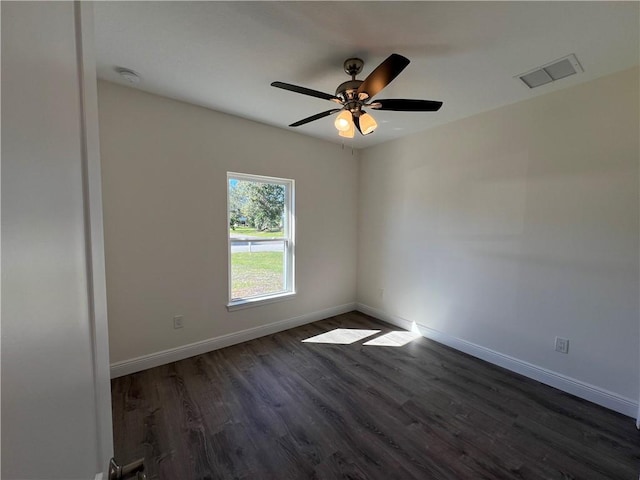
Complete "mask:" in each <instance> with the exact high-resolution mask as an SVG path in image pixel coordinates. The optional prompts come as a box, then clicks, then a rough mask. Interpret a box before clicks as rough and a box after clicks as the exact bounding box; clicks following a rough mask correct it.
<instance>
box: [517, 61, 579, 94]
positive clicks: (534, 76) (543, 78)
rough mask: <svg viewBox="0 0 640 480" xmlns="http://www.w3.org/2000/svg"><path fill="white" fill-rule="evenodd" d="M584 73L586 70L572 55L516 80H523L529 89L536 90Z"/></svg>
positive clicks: (520, 76)
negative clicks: (541, 86)
mask: <svg viewBox="0 0 640 480" xmlns="http://www.w3.org/2000/svg"><path fill="white" fill-rule="evenodd" d="M582 72H584V70H583V69H582V66H581V65H580V62H578V59H577V58H576V56H575V55H574V54H571V55H567V56H566V57H562V58H560V59H558V60H555V61H553V62H551V63H547V64H546V65H543V66H541V67H538V68H534V69H533V70H529V71H528V72H526V73H521V74H520V75H516V76H515V78H518V79H520V80H522V82H523V83H524V84H525V85H526V86H527V87H529V88H536V87H539V86H540V85H545V84H547V83H551V82H555V81H556V80H560V79H561V78H564V77H568V76H570V75H574V74H576V73H582Z"/></svg>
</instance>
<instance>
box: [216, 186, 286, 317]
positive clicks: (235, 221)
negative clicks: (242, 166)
mask: <svg viewBox="0 0 640 480" xmlns="http://www.w3.org/2000/svg"><path fill="white" fill-rule="evenodd" d="M293 186H294V182H293V180H288V179H284V178H272V177H262V176H258V175H247V174H243V173H228V174H227V207H228V208H227V211H228V231H229V305H228V308H229V309H230V310H232V309H234V308H242V307H246V306H252V305H257V304H260V303H266V302H269V301H274V300H276V299H282V298H283V297H287V296H290V295H293V294H294V293H295V286H294V268H293V259H294V254H293V252H294V236H293V232H294V215H293Z"/></svg>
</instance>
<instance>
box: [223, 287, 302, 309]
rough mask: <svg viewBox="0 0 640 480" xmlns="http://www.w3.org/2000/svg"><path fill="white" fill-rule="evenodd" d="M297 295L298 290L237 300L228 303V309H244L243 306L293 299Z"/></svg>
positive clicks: (248, 306)
mask: <svg viewBox="0 0 640 480" xmlns="http://www.w3.org/2000/svg"><path fill="white" fill-rule="evenodd" d="M295 296H296V292H285V293H276V294H275V295H269V296H264V297H255V298H247V299H243V300H235V301H233V302H231V303H228V304H227V310H228V311H230V312H234V311H236V310H242V309H243V308H251V307H259V306H261V305H267V304H269V303H276V302H283V301H285V300H292V299H293V298H295Z"/></svg>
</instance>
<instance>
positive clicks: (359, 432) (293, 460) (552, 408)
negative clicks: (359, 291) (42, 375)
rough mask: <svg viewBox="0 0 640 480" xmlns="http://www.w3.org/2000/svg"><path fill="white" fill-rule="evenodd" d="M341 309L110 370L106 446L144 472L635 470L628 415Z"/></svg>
mask: <svg viewBox="0 0 640 480" xmlns="http://www.w3.org/2000/svg"><path fill="white" fill-rule="evenodd" d="M336 328H358V329H374V330H381V331H382V333H384V332H388V331H392V330H396V329H394V328H393V327H391V326H390V325H387V324H385V323H383V322H379V321H377V320H375V319H373V318H371V317H368V316H366V315H364V314H361V313H358V312H351V313H348V314H345V315H340V316H337V317H333V318H330V319H327V320H323V321H320V322H316V323H312V324H309V325H305V326H303V327H299V328H295V329H292V330H288V331H285V332H281V333H278V334H275V335H270V336H267V337H264V338H260V339H257V340H253V341H250V342H246V343H243V344H240V345H236V346H233V347H229V348H225V349H222V350H217V351H214V352H210V353H207V354H205V355H199V356H197V357H192V358H189V359H186V360H183V361H180V362H176V363H172V364H169V365H164V366H162V367H157V368H153V369H150V370H146V371H144V372H140V373H136V374H132V375H128V376H125V377H120V378H117V379H114V380H113V381H112V397H113V423H114V441H115V456H116V459H117V460H118V461H119V462H121V463H127V462H129V461H132V460H134V459H136V458H138V457H141V456H144V457H146V467H147V474H148V476H149V478H152V479H163V480H196V479H197V480H204V479H211V480H212V479H252V480H263V479H264V480H267V479H277V480H280V479H304V480H306V479H353V480H355V479H362V480H365V479H366V480H373V479H384V480H390V479H402V480H410V479H447V480H448V479H452V480H460V479H564V480H568V479H581V480H582V479H615V480H625V479H629V480H636V479H638V473H639V466H640V434H639V432H638V431H637V430H636V429H635V425H634V422H633V420H632V419H631V418H628V417H625V416H622V415H619V414H616V413H614V412H611V411H609V410H606V409H604V408H601V407H599V406H597V405H594V404H591V403H589V402H586V401H583V400H580V399H578V398H576V397H572V396H571V395H568V394H565V393H562V392H560V391H559V390H556V389H553V388H551V387H547V386H545V385H542V384H540V383H538V382H535V381H533V380H529V379H526V378H524V377H521V376H519V375H516V374H514V373H511V372H508V371H506V370H503V369H501V368H499V367H495V366H492V365H490V364H487V363H485V362H482V361H480V360H477V359H474V358H472V357H469V356H467V355H465V354H462V353H459V352H456V351H455V350H452V349H450V348H448V347H445V346H442V345H440V344H438V343H436V342H433V341H430V340H427V339H424V338H419V339H416V340H414V341H412V342H411V343H409V344H407V345H405V346H402V347H380V346H363V343H364V342H366V341H367V340H370V339H371V338H373V337H369V338H366V339H364V340H360V341H358V342H355V343H352V344H350V345H335V344H318V343H303V342H302V340H304V339H306V338H309V337H312V336H314V335H318V334H320V333H324V332H328V331H331V330H333V329H336Z"/></svg>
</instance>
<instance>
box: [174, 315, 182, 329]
mask: <svg viewBox="0 0 640 480" xmlns="http://www.w3.org/2000/svg"><path fill="white" fill-rule="evenodd" d="M183 320H184V316H183V315H176V316H175V317H173V328H182V327H183V326H184V324H183Z"/></svg>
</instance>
